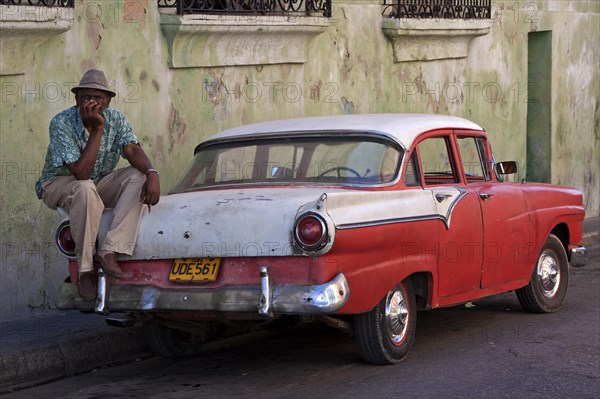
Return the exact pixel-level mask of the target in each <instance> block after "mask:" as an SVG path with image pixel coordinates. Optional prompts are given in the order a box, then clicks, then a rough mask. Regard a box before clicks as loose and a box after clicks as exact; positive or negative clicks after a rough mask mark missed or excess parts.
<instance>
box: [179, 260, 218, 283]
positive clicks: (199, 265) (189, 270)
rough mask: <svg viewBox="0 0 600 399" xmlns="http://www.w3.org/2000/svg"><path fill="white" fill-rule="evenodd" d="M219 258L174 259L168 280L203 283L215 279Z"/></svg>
mask: <svg viewBox="0 0 600 399" xmlns="http://www.w3.org/2000/svg"><path fill="white" fill-rule="evenodd" d="M220 265H221V258H186V259H175V261H174V262H173V267H171V273H170V274H169V280H171V281H175V282H181V283H190V282H191V283H205V282H208V281H215V280H216V279H217V274H218V273H219V266H220Z"/></svg>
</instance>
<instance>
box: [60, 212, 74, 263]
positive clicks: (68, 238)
mask: <svg viewBox="0 0 600 399" xmlns="http://www.w3.org/2000/svg"><path fill="white" fill-rule="evenodd" d="M56 246H57V247H58V250H59V251H60V253H61V254H63V255H65V256H66V257H67V258H70V259H74V258H75V257H76V256H75V240H73V236H72V235H71V226H70V224H69V221H68V220H65V221H64V222H62V223H61V224H60V226H58V229H56Z"/></svg>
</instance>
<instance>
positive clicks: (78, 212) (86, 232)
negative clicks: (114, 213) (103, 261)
mask: <svg viewBox="0 0 600 399" xmlns="http://www.w3.org/2000/svg"><path fill="white" fill-rule="evenodd" d="M42 200H43V201H44V203H45V204H46V205H47V206H48V207H50V208H52V209H56V208H57V207H61V208H64V209H66V210H67V212H69V217H70V225H71V234H72V236H73V239H74V240H75V252H76V254H77V264H78V265H79V273H80V274H81V273H84V272H91V271H93V270H94V265H93V261H92V259H93V254H94V247H95V245H96V237H97V236H98V229H99V228H100V218H101V217H102V211H103V210H104V204H103V202H102V199H101V198H100V195H99V194H98V192H97V190H96V185H95V184H94V182H93V181H92V180H77V179H75V177H73V176H58V177H55V178H53V179H51V180H50V181H48V182H47V183H44V185H43V193H42Z"/></svg>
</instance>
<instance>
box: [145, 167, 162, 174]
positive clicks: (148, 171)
mask: <svg viewBox="0 0 600 399" xmlns="http://www.w3.org/2000/svg"><path fill="white" fill-rule="evenodd" d="M150 172H154V173H156V174H157V175H158V176H160V173H158V170H156V169H153V168H150V169H148V170H147V171H146V176H148V173H150Z"/></svg>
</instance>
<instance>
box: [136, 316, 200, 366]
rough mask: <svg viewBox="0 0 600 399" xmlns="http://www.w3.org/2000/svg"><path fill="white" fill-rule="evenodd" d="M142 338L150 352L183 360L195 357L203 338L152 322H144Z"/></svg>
mask: <svg viewBox="0 0 600 399" xmlns="http://www.w3.org/2000/svg"><path fill="white" fill-rule="evenodd" d="M143 331H144V337H145V338H146V342H147V343H148V345H150V348H152V350H153V351H154V352H155V353H156V354H158V355H160V356H162V357H166V358H185V357H190V356H194V355H196V354H197V353H198V352H199V351H200V348H201V347H202V344H204V341H205V339H204V337H202V336H199V335H196V334H192V333H191V332H188V331H183V330H177V329H173V328H169V327H166V326H164V325H162V324H160V323H158V322H156V321H154V320H151V321H146V322H145V323H144V327H143Z"/></svg>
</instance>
